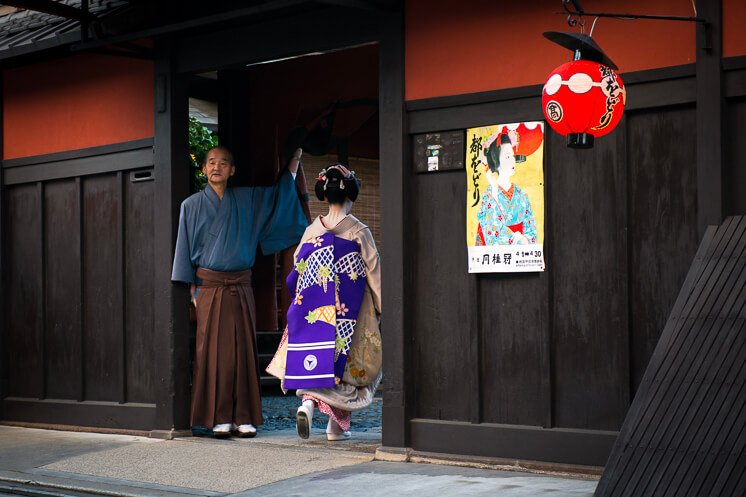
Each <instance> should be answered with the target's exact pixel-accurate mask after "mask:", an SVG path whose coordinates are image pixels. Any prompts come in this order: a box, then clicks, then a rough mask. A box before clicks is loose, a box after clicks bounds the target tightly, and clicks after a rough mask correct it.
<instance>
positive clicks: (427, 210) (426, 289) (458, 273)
mask: <svg viewBox="0 0 746 497" xmlns="http://www.w3.org/2000/svg"><path fill="white" fill-rule="evenodd" d="M414 182H415V185H416V188H417V198H416V200H415V212H414V216H413V218H414V219H415V220H416V224H415V228H414V229H415V233H413V235H414V238H415V239H414V243H413V244H412V249H413V250H414V254H416V256H415V260H416V265H417V272H416V275H415V285H414V286H415V295H416V296H417V298H416V299H414V302H415V303H416V305H415V308H414V309H412V312H414V330H413V331H414V333H413V339H414V342H413V350H414V375H413V384H414V385H416V386H417V387H416V392H415V397H416V399H415V402H416V409H415V415H416V417H420V418H431V419H444V420H450V421H466V420H469V419H470V415H471V414H472V412H471V411H470V405H471V392H470V388H472V387H473V386H474V384H473V382H474V380H475V374H474V373H475V371H474V369H475V367H477V365H476V364H474V363H473V362H472V361H471V357H470V355H469V350H470V336H471V334H472V332H473V331H474V330H475V329H476V326H477V322H476V316H477V304H476V299H475V294H474V292H473V290H472V284H473V282H472V281H471V278H474V276H470V275H468V274H467V272H466V269H467V268H466V261H467V258H466V243H465V237H466V235H465V233H464V230H463V229H462V227H463V225H464V219H466V202H465V201H464V194H465V192H466V175H465V174H463V172H462V171H457V172H454V173H440V174H425V175H418V176H417V177H416V178H415V181H414ZM384 319H385V317H384Z"/></svg>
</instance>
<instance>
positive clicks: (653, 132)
mask: <svg viewBox="0 0 746 497" xmlns="http://www.w3.org/2000/svg"><path fill="white" fill-rule="evenodd" d="M694 121H695V111H694V109H693V108H691V107H682V108H677V109H671V110H668V111H666V112H664V113H658V112H640V113H633V114H630V115H629V117H628V119H627V124H628V129H629V130H630V132H629V135H628V140H627V156H628V164H629V166H628V167H629V176H628V177H629V182H628V184H629V217H630V219H631V220H632V221H633V222H631V223H629V226H628V228H627V229H628V234H629V259H630V260H629V278H630V282H629V283H630V287H629V290H630V291H629V299H630V309H631V310H632V311H633V312H631V313H630V329H629V333H630V348H631V350H630V358H631V361H632V364H631V373H632V378H631V379H632V388H633V391H634V390H636V389H637V386H638V385H639V384H640V381H641V380H642V374H643V373H644V371H645V368H646V367H647V364H648V362H649V361H650V357H651V355H652V353H653V349H654V348H655V345H656V343H657V342H658V337H659V336H660V333H661V330H663V326H664V325H665V324H666V319H667V318H668V311H669V309H671V307H672V306H673V302H674V300H675V298H676V295H677V294H678V291H679V289H680V288H681V284H682V283H683V281H684V276H685V275H684V273H683V272H682V268H685V267H687V266H688V265H689V264H690V262H691V256H692V254H693V253H695V251H696V247H697V243H698V242H699V236H698V234H697V230H696V223H697V201H696V199H697V171H696V164H695V162H694V161H693V160H691V159H692V157H694V156H695V149H696V139H695V126H694Z"/></svg>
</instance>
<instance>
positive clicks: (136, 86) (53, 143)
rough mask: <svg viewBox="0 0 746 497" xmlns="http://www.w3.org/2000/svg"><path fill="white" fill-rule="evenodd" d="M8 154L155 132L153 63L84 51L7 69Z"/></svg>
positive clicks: (45, 151) (5, 127)
mask: <svg viewBox="0 0 746 497" xmlns="http://www.w3.org/2000/svg"><path fill="white" fill-rule="evenodd" d="M3 77H4V82H5V84H4V91H3V158H4V159H15V158H19V157H29V156H35V155H42V154H49V153H54V152H63V151H66V150H76V149H81V148H87V147H95V146H101V145H108V144H111V143H119V142H126V141H130V140H138V139H142V138H150V137H152V136H153V63H152V62H151V61H144V60H139V59H128V58H125V57H115V56H105V55H94V54H81V55H74V56H70V57H64V58H59V59H54V60H49V61H44V62H39V63H36V64H33V65H28V66H23V67H17V68H13V69H6V70H5V71H3Z"/></svg>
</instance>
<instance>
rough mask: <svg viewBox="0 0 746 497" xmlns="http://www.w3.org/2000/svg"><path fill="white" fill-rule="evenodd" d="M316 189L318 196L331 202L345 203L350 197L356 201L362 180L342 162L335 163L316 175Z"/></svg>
mask: <svg viewBox="0 0 746 497" xmlns="http://www.w3.org/2000/svg"><path fill="white" fill-rule="evenodd" d="M314 191H315V192H316V198H318V199H319V200H321V201H324V200H326V201H327V202H329V203H330V204H343V203H344V201H345V199H348V198H349V199H350V200H351V201H353V202H354V201H355V200H357V195H358V193H360V180H359V179H357V176H355V171H350V170H348V169H347V168H346V167H345V166H343V165H342V164H334V165H332V166H329V167H327V168H326V169H324V170H323V171H321V172H320V173H319V175H318V176H317V177H316V186H315V188H314Z"/></svg>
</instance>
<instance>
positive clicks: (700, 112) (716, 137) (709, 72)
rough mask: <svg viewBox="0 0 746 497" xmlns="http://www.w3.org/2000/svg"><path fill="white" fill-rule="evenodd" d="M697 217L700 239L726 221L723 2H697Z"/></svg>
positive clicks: (718, 0)
mask: <svg viewBox="0 0 746 497" xmlns="http://www.w3.org/2000/svg"><path fill="white" fill-rule="evenodd" d="M697 7H698V9H699V15H700V16H701V17H703V18H705V19H706V20H707V24H704V25H702V24H698V25H697V61H696V71H697V83H696V84H697V217H698V221H697V224H698V229H699V235H700V237H701V236H703V235H704V233H705V230H706V229H707V226H711V225H719V224H720V223H721V222H722V220H723V159H724V154H723V147H724V131H725V125H724V119H725V112H724V108H725V105H724V98H723V71H722V68H721V63H720V61H721V57H722V0H703V1H700V2H697Z"/></svg>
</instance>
